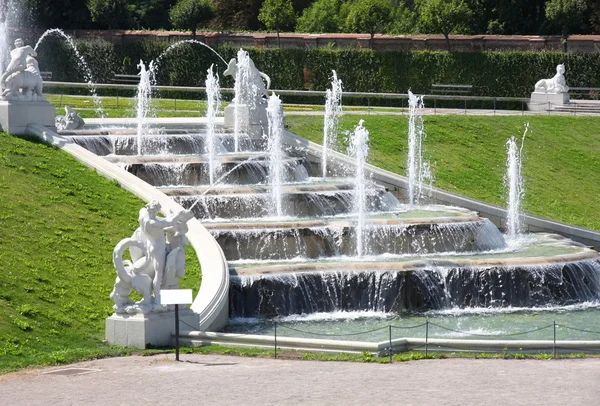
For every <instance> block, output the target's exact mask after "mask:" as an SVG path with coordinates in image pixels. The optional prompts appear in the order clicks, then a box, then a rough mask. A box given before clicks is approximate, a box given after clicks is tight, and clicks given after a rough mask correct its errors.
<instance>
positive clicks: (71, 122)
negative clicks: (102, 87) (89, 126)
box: [55, 106, 85, 131]
mask: <svg viewBox="0 0 600 406" xmlns="http://www.w3.org/2000/svg"><path fill="white" fill-rule="evenodd" d="M55 123H56V129H57V130H58V131H65V130H66V131H70V130H80V129H82V128H83V126H84V125H85V121H83V118H81V116H80V115H79V113H77V112H76V111H75V110H73V109H72V108H71V107H69V106H65V115H64V116H56V122H55Z"/></svg>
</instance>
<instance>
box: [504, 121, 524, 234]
mask: <svg viewBox="0 0 600 406" xmlns="http://www.w3.org/2000/svg"><path fill="white" fill-rule="evenodd" d="M528 130H529V123H527V124H525V131H524V133H523V139H522V140H521V147H520V148H519V147H518V146H517V141H516V140H515V137H514V136H513V137H510V139H509V140H508V141H506V154H507V157H506V175H505V177H504V185H505V187H506V189H507V191H508V196H507V206H508V207H507V209H506V236H507V240H508V243H509V244H511V243H513V244H514V243H515V242H516V241H517V238H518V234H519V233H521V232H522V228H523V227H522V222H521V203H522V201H523V196H524V193H525V188H524V181H523V177H522V176H521V167H522V157H523V155H522V154H523V144H524V143H525V136H526V135H527V131H528Z"/></svg>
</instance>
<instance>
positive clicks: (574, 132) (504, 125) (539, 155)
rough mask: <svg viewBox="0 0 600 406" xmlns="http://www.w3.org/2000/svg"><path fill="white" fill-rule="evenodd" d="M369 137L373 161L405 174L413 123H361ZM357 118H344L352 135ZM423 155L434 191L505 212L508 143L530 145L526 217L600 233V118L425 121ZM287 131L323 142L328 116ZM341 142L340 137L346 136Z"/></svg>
mask: <svg viewBox="0 0 600 406" xmlns="http://www.w3.org/2000/svg"><path fill="white" fill-rule="evenodd" d="M363 118H364V121H365V122H364V126H365V128H367V129H368V130H369V133H370V146H371V150H370V155H369V157H370V159H369V161H370V162H371V163H373V164H375V165H377V166H380V167H382V168H384V169H387V170H390V171H393V172H396V173H399V174H402V175H404V174H405V166H406V151H407V133H408V118H407V117H406V116H375V115H372V116H369V115H365V116H364V117H363ZM359 119H360V117H359V116H345V117H343V119H342V130H344V131H347V130H351V129H353V128H354V126H356V125H357V124H358V120H359ZM424 121H425V130H426V132H427V138H426V140H425V142H424V148H425V149H426V156H427V157H428V158H429V160H430V161H431V162H432V164H433V171H434V177H435V180H434V186H437V187H439V188H441V189H445V190H448V191H450V192H455V193H459V194H462V195H465V196H469V197H472V198H475V199H479V200H482V201H485V202H488V203H492V204H496V205H499V206H505V197H504V196H505V190H504V189H503V182H502V181H503V176H504V172H505V160H506V147H505V143H506V140H507V139H508V138H509V137H510V136H513V135H514V136H517V137H518V138H519V139H520V138H521V136H522V134H523V125H524V123H525V122H529V123H530V131H529V133H528V134H527V137H526V139H525V146H524V148H523V151H524V155H525V157H524V160H523V176H524V179H525V188H526V191H525V201H524V209H525V211H526V212H527V213H530V214H535V215H539V216H543V217H547V218H550V219H553V220H557V221H561V222H565V223H568V224H573V225H577V226H581V227H587V228H591V229H593V230H597V231H600V216H598V215H597V213H596V209H597V207H599V206H600V117H558V116H533V117H513V116H496V117H482V116H458V115H448V116H425V117H424ZM286 122H287V125H288V130H290V131H291V132H293V133H295V134H298V135H300V136H302V137H305V138H308V139H310V140H311V141H315V142H318V143H321V142H322V136H323V130H322V126H323V117H315V116H288V117H286ZM342 138H343V137H342Z"/></svg>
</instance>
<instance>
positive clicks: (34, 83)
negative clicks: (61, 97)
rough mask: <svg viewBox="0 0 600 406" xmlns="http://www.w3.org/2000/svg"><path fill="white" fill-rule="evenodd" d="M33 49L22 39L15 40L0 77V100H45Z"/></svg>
mask: <svg viewBox="0 0 600 406" xmlns="http://www.w3.org/2000/svg"><path fill="white" fill-rule="evenodd" d="M35 56H37V53H36V52H35V50H34V49H33V48H32V47H31V46H29V45H25V44H24V42H23V40H22V39H20V38H17V39H16V40H15V49H13V50H12V51H10V63H9V64H8V67H7V68H6V71H5V72H4V73H3V74H2V77H0V88H1V89H2V95H1V96H0V98H1V99H2V100H10V101H45V100H46V98H45V97H44V95H43V94H42V88H43V82H42V76H41V75H40V70H39V67H38V62H37V60H36V59H35V58H34V57H35Z"/></svg>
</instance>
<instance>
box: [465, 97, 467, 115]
mask: <svg viewBox="0 0 600 406" xmlns="http://www.w3.org/2000/svg"><path fill="white" fill-rule="evenodd" d="M465 114H467V99H465Z"/></svg>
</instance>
